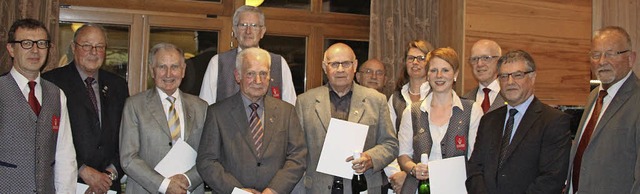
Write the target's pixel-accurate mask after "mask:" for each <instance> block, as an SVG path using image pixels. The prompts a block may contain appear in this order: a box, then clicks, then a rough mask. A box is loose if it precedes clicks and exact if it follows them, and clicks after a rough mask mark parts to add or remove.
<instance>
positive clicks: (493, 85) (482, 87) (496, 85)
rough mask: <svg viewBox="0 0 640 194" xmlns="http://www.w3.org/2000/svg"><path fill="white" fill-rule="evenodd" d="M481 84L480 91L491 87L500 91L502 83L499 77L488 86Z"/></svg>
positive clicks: (494, 90) (493, 90) (495, 90)
mask: <svg viewBox="0 0 640 194" xmlns="http://www.w3.org/2000/svg"><path fill="white" fill-rule="evenodd" d="M479 86H480V87H479V88H480V91H482V89H484V88H489V89H491V91H492V92H500V84H498V79H495V80H493V81H492V82H491V83H490V84H489V85H488V86H483V85H482V84H479Z"/></svg>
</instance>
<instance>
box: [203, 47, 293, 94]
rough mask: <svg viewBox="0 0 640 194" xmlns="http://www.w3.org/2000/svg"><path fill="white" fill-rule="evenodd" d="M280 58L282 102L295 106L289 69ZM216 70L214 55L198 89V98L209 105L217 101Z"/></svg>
mask: <svg viewBox="0 0 640 194" xmlns="http://www.w3.org/2000/svg"><path fill="white" fill-rule="evenodd" d="M240 51H242V49H241V48H239V47H238V52H240ZM280 58H281V59H280V60H281V61H282V100H284V101H285V102H288V103H289V104H291V105H294V106H295V105H296V89H295V87H294V86H293V78H292V77H291V69H289V64H287V61H286V60H284V57H280ZM234 65H235V64H234ZM218 69H219V68H218V55H217V54H216V55H214V56H213V58H211V61H209V65H208V66H207V71H206V72H205V73H204V78H203V79H202V87H201V88H200V98H201V99H203V100H204V101H207V103H209V105H211V104H213V103H215V102H216V101H217V99H216V98H217V92H218Z"/></svg>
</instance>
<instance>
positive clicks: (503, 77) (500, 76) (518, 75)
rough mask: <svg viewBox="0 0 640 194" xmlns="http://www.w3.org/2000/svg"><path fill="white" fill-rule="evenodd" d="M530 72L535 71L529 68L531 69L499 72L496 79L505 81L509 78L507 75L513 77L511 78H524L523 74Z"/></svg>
mask: <svg viewBox="0 0 640 194" xmlns="http://www.w3.org/2000/svg"><path fill="white" fill-rule="evenodd" d="M532 72H535V71H533V70H531V71H525V72H522V71H516V72H513V73H501V74H498V79H500V81H507V80H508V79H509V76H511V77H513V79H522V78H524V76H525V75H527V74H529V73H532Z"/></svg>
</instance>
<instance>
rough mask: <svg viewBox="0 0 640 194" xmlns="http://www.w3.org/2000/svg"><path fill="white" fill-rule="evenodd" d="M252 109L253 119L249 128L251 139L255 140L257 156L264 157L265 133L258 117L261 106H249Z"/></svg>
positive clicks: (250, 120)
mask: <svg viewBox="0 0 640 194" xmlns="http://www.w3.org/2000/svg"><path fill="white" fill-rule="evenodd" d="M249 107H250V108H251V118H250V119H249V128H250V129H251V137H252V139H253V145H254V147H255V149H256V155H257V156H258V158H259V157H261V156H262V152H261V150H262V136H263V135H264V131H263V130H262V121H261V120H260V117H259V116H258V107H259V105H258V104H256V103H252V104H250V105H249Z"/></svg>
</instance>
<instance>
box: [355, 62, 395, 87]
mask: <svg viewBox="0 0 640 194" xmlns="http://www.w3.org/2000/svg"><path fill="white" fill-rule="evenodd" d="M386 73H387V72H386V70H385V67H384V64H383V63H382V61H380V60H378V59H369V60H368V61H366V62H364V63H363V64H362V66H361V67H360V71H358V73H356V80H357V81H358V83H359V84H360V85H362V86H364V87H367V88H372V89H375V90H378V92H381V93H382V92H383V89H384V84H385V82H386V80H387V76H386V75H385V74H386Z"/></svg>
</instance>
